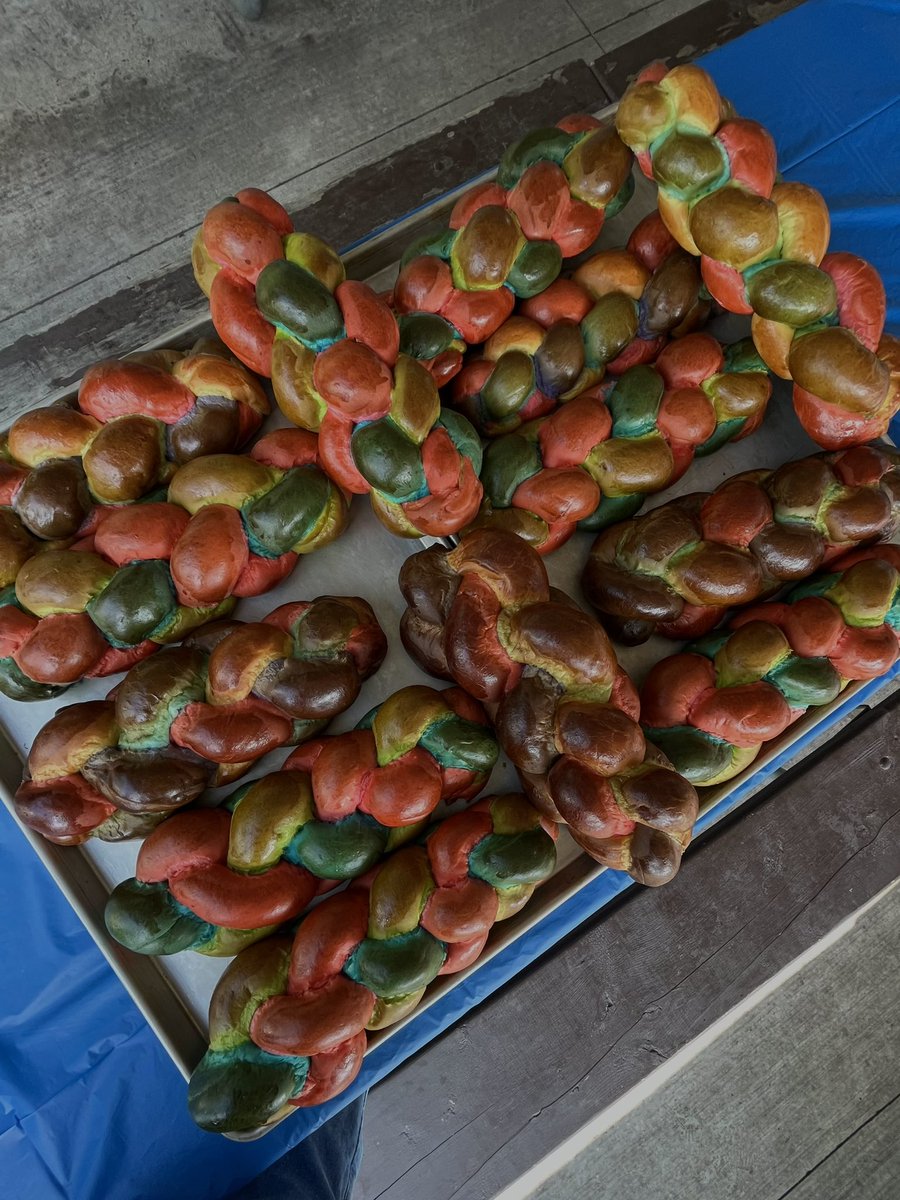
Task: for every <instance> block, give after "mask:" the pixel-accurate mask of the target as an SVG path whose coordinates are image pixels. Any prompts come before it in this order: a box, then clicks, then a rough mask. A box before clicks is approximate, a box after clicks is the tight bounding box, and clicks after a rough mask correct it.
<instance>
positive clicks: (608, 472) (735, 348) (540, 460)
mask: <svg viewBox="0 0 900 1200" xmlns="http://www.w3.org/2000/svg"><path fill="white" fill-rule="evenodd" d="M771 390H772V387H771V381H770V379H769V376H768V374H767V372H766V369H765V367H764V365H763V362H762V360H761V359H760V357H759V355H758V354H757V353H756V351H755V350H754V349H753V345H752V343H751V342H750V340H749V339H744V340H742V341H740V342H735V343H734V344H733V345H731V346H722V345H721V344H720V343H719V342H718V341H716V339H715V338H714V337H711V336H710V335H709V334H707V333H690V334H688V335H687V336H686V337H683V338H679V339H678V340H677V341H674V342H671V343H670V344H669V345H668V346H666V348H665V349H664V350H663V351H662V353H661V354H660V355H659V357H658V358H657V360H656V362H655V364H653V365H651V364H647V363H645V364H642V365H639V366H634V367H631V368H629V369H628V370H627V371H626V372H625V373H624V374H623V375H622V376H621V377H620V378H619V379H618V380H616V381H615V382H614V383H612V385H611V386H610V387H609V388H607V387H606V385H604V386H603V388H602V390H601V392H600V394H599V395H592V394H590V393H587V394H585V395H583V396H579V397H578V398H577V399H575V400H570V401H568V403H566V404H564V405H562V407H560V408H559V409H557V411H556V412H554V413H551V414H550V416H549V417H543V418H541V419H539V420H537V421H531V422H529V424H527V425H523V426H522V428H521V429H519V430H517V431H516V432H515V433H509V434H505V435H504V436H503V437H500V438H497V439H496V440H495V441H493V442H491V443H490V444H489V445H488V447H487V450H486V451H485V456H484V465H483V467H482V470H481V480H482V483H483V484H484V502H483V504H482V507H481V511H480V512H479V515H478V517H477V519H476V521H475V522H474V524H475V525H476V526H478V527H486V528H492V529H505V530H509V531H510V532H512V533H517V534H518V535H519V536H520V537H523V538H524V539H525V540H526V541H527V542H529V543H530V544H531V545H532V546H534V547H535V549H536V550H538V551H540V553H542V554H547V553H549V552H550V551H551V550H555V549H556V547H557V546H560V545H562V543H563V542H565V541H567V539H568V538H569V537H571V535H572V534H573V533H574V532H575V529H576V527H578V526H579V525H580V526H581V528H584V529H602V528H604V527H605V526H607V525H609V524H611V523H612V522H614V521H620V520H622V519H623V518H625V517H629V516H631V515H632V514H633V513H635V512H636V511H637V510H638V509H639V508H640V506H641V505H642V504H643V502H644V499H645V497H646V496H648V495H651V494H652V493H654V492H658V491H662V489H663V488H667V487H669V485H670V484H672V483H674V482H675V481H676V480H677V479H679V478H680V477H681V476H682V475H683V474H684V472H685V471H686V470H687V468H688V467H689V466H690V464H691V462H692V461H693V459H694V456H695V455H705V454H711V453H712V452H713V451H715V450H717V449H719V447H720V446H723V445H725V444H726V443H728V442H731V441H737V440H738V439H739V438H743V437H747V436H748V435H749V434H751V433H753V431H754V430H755V429H757V428H758V427H759V425H760V423H761V421H762V419H763V417H764V416H765V412H766V406H767V404H768V400H769V396H770V394H771Z"/></svg>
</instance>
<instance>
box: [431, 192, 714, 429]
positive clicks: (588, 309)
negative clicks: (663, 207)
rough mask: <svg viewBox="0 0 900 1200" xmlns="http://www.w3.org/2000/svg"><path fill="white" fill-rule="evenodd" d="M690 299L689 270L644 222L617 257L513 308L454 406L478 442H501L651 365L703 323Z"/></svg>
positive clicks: (656, 223)
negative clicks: (610, 377)
mask: <svg viewBox="0 0 900 1200" xmlns="http://www.w3.org/2000/svg"><path fill="white" fill-rule="evenodd" d="M699 293H700V273H699V271H698V269H697V265H696V262H695V260H694V259H692V258H691V256H690V255H689V254H688V253H687V252H686V251H684V250H682V249H681V248H680V246H678V244H677V243H676V242H675V239H674V238H673V237H672V236H671V234H670V233H668V231H667V230H666V227H665V226H664V225H663V223H662V220H661V218H660V216H659V214H658V213H651V214H650V215H649V216H648V217H645V218H644V220H643V221H641V222H640V224H639V225H638V226H637V228H636V229H635V230H634V232H633V233H632V235H631V237H630V238H629V239H628V245H627V247H626V248H625V249H623V250H601V251H600V253H599V254H596V255H594V256H593V257H592V258H590V259H588V261H587V262H585V263H583V264H582V265H581V266H580V267H579V268H578V269H577V270H576V271H575V272H574V274H573V275H572V278H571V279H557V280H556V282H555V283H552V284H551V285H550V286H549V287H548V288H547V290H546V291H544V292H540V293H539V294H538V295H537V296H535V297H534V299H532V300H526V301H525V302H524V303H523V304H521V305H520V307H519V311H518V313H517V314H516V315H515V316H512V317H510V318H509V320H508V321H505V322H504V323H503V325H501V326H500V328H499V329H498V330H497V332H496V333H495V334H493V335H492V336H491V337H490V338H489V339H488V341H487V342H486V343H485V345H484V347H483V349H482V352H481V357H478V358H473V359H470V360H469V361H468V362H467V363H466V364H465V366H464V367H463V369H462V372H461V374H460V375H458V376H457V378H456V379H455V380H454V381H453V403H454V405H455V406H456V407H457V408H459V409H460V410H461V411H462V412H464V413H465V414H466V416H467V417H468V418H469V420H470V421H471V422H472V424H473V425H474V426H475V427H476V429H478V430H479V431H480V432H481V433H483V434H486V435H488V436H490V437H494V436H496V435H497V434H501V433H509V432H511V431H512V430H514V429H517V428H518V427H519V426H520V425H521V424H522V423H523V422H524V421H530V420H532V419H534V418H536V417H540V416H543V415H544V414H545V413H548V412H551V411H552V410H553V409H554V408H556V406H557V404H558V403H559V402H560V401H564V400H571V399H573V398H574V397H575V396H580V395H583V394H584V393H585V392H587V391H588V390H589V389H593V388H594V387H595V385H596V384H598V383H599V382H600V380H601V379H602V378H603V376H604V374H605V373H606V372H607V371H608V372H610V373H611V374H614V375H621V374H622V373H623V372H624V371H626V370H627V369H628V368H629V367H633V366H637V365H638V364H639V363H644V362H652V361H653V359H655V358H656V356H657V355H658V354H659V352H660V350H662V348H663V346H664V345H665V344H666V341H667V340H668V336H669V335H670V334H673V335H679V334H684V333H688V332H690V331H691V330H692V329H694V328H696V327H697V326H698V325H699V324H701V323H702V321H703V320H704V319H705V317H706V315H707V312H708V309H709V304H708V303H705V302H704V301H702V300H701V299H700V295H699ZM594 394H596V393H594Z"/></svg>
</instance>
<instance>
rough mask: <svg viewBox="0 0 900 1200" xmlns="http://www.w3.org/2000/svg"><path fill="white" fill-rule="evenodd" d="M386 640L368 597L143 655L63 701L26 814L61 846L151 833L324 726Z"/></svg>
mask: <svg viewBox="0 0 900 1200" xmlns="http://www.w3.org/2000/svg"><path fill="white" fill-rule="evenodd" d="M386 649H387V642H386V639H385V636H384V633H383V632H382V629H381V627H380V625H379V624H378V621H377V620H376V618H375V614H374V613H373V611H372V609H371V608H370V607H369V605H368V604H367V603H366V602H365V600H360V599H359V598H358V597H343V596H322V597H319V598H318V599H316V600H311V601H297V602H295V603H293V604H283V605H281V606H280V607H278V608H276V609H275V610H274V611H273V612H271V613H269V615H268V616H267V617H265V618H264V619H263V620H262V621H257V622H253V623H250V624H242V623H241V622H239V621H219V622H213V623H212V624H211V625H208V626H206V627H204V628H203V629H200V630H197V631H196V632H195V633H193V634H192V635H191V636H190V637H189V638H187V639H186V640H185V641H184V642H182V644H181V645H180V646H173V647H170V648H168V649H165V650H163V651H161V652H160V653H159V654H156V655H154V656H153V657H152V658H148V659H145V660H144V661H143V662H139V663H137V664H136V665H135V666H133V667H132V668H131V670H130V671H129V672H128V674H127V675H126V676H125V678H124V679H123V680H122V682H121V683H119V684H118V685H117V687H116V688H114V690H113V692H112V693H111V694H110V696H109V697H108V698H107V699H106V700H88V701H85V702H83V703H81V704H72V705H69V706H68V707H67V708H61V709H60V710H59V712H58V713H57V714H56V716H54V717H52V718H51V719H50V720H49V721H48V722H47V724H46V725H45V726H44V727H43V729H41V730H40V732H39V733H38V734H37V736H36V737H35V739H34V741H33V743H32V746H31V752H30V754H29V756H28V764H27V769H26V773H25V779H24V781H23V782H22V784H21V786H20V787H19V789H18V791H17V792H16V796H15V805H16V812H17V813H18V814H19V817H20V818H21V819H22V820H23V821H24V822H25V824H26V825H28V826H29V827H30V828H32V829H34V830H36V831H37V832H38V833H40V834H43V836H44V837H46V838H47V839H48V840H50V841H52V842H57V843H59V844H60V845H77V844H78V843H79V842H83V841H85V840H86V839H87V838H89V837H100V838H104V839H106V840H117V839H119V838H122V837H130V836H132V834H134V833H139V832H141V833H142V832H146V831H147V829H148V828H151V827H152V826H153V825H155V824H157V823H158V822H159V820H160V819H161V816H162V815H165V814H166V813H168V812H171V811H172V810H173V809H175V808H180V807H182V806H183V805H185V804H187V803H189V802H190V801H191V800H194V799H196V798H197V797H198V796H199V795H200V794H201V792H203V791H204V789H205V788H207V787H214V786H218V785H219V784H224V783H229V782H230V781H232V780H234V779H238V778H239V777H240V776H241V775H243V774H244V772H245V771H246V770H247V769H248V768H249V767H250V766H251V765H252V763H254V762H255V761H256V760H257V759H259V758H261V757H262V756H263V755H264V754H267V753H268V752H269V751H270V750H275V749H277V748H278V747H279V746H289V745H293V744H294V743H296V742H299V741H302V740H303V739H305V738H309V737H312V736H314V735H315V734H316V733H319V732H321V730H322V729H323V728H324V726H325V725H326V724H327V722H328V721H329V720H330V719H331V718H332V717H334V716H336V715H337V714H338V713H340V712H343V711H344V710H345V709H346V708H348V707H349V706H350V705H351V704H352V703H353V701H354V700H355V699H356V697H357V696H358V695H359V689H360V686H361V684H362V681H363V680H364V679H366V678H368V676H369V675H371V674H372V673H373V672H374V671H376V670H377V669H378V667H379V666H380V665H381V662H382V660H383V658H384V655H385V652H386Z"/></svg>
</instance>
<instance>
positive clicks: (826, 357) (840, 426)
mask: <svg viewBox="0 0 900 1200" xmlns="http://www.w3.org/2000/svg"><path fill="white" fill-rule="evenodd" d="M616 127H617V128H618V131H619V134H620V136H621V137H622V140H623V141H624V142H626V144H627V145H629V146H630V147H631V148H632V149H633V150H634V152H635V154H636V156H637V160H638V164H639V165H640V168H641V170H642V171H643V172H644V174H645V175H646V176H647V177H648V178H650V179H653V180H655V182H656V183H657V185H658V187H659V211H660V213H661V214H662V218H663V220H664V221H665V223H666V225H667V227H668V228H669V230H670V231H671V233H672V235H673V237H675V239H676V240H677V241H678V243H679V244H680V245H681V246H683V247H684V248H685V249H686V250H689V251H690V252H691V254H697V255H700V256H701V270H702V272H703V279H704V281H705V283H706V286H707V287H708V288H709V291H710V292H711V293H712V296H713V297H714V299H716V300H718V302H719V303H720V304H721V305H722V306H723V307H724V308H726V309H728V310H729V311H730V312H736V313H752V314H753V321H752V330H753V339H754V341H755V342H756V347H757V349H758V350H759V352H760V354H761V355H762V357H763V359H765V361H766V364H767V365H768V366H769V368H770V369H771V370H772V371H774V372H775V374H776V375H780V376H781V377H782V378H783V379H792V380H793V381H794V407H795V408H796V410H797V415H798V417H799V418H800V421H801V423H802V424H803V427H804V428H805V429H806V431H807V433H809V435H810V437H812V438H813V439H814V440H815V441H816V442H818V443H819V445H820V446H824V447H825V448H826V449H829V450H836V449H838V448H840V447H842V446H854V445H858V444H859V443H861V442H865V441H868V440H870V439H871V438H877V437H880V436H881V435H882V434H884V433H885V432H886V430H887V427H888V422H889V421H890V419H891V417H893V415H894V414H895V413H896V412H897V409H898V407H900V346H898V343H897V339H896V338H893V337H891V336H890V335H885V334H884V321H885V308H886V302H885V292H884V285H883V284H882V282H881V278H880V276H879V274H878V272H877V271H876V270H875V269H874V267H872V266H871V265H870V264H869V263H867V262H865V261H864V260H863V259H861V258H857V257H856V255H854V254H846V253H842V252H841V253H831V254H828V253H826V251H827V249H828V242H829V237H830V232H831V223H830V219H829V216H828V208H827V206H826V204H825V201H824V200H823V198H822V196H821V195H820V194H819V192H817V191H816V190H815V189H814V188H811V187H808V186H807V185H806V184H802V183H788V182H784V181H779V178H778V171H777V154H776V150H775V144H774V142H773V141H772V138H771V136H770V135H769V134H768V133H767V131H766V130H765V129H764V128H763V127H762V126H761V125H759V124H758V123H757V122H756V121H749V120H746V119H744V118H741V117H737V116H735V114H734V112H733V110H732V108H731V105H730V104H729V103H728V102H727V101H726V100H723V99H722V97H721V96H720V95H719V93H718V91H717V89H716V86H715V84H714V82H713V80H712V79H711V78H710V76H709V75H708V74H707V73H706V72H705V71H704V70H702V69H701V68H700V67H696V66H692V65H686V66H678V67H673V68H672V69H671V70H666V68H665V66H663V65H662V64H661V63H655V64H653V65H652V66H649V67H646V68H645V69H644V70H643V71H641V73H640V74H639V75H638V76H637V78H636V80H635V81H634V83H632V84H631V86H630V87H629V88H628V90H627V91H626V92H625V95H624V96H623V97H622V99H621V101H620V103H619V108H618V112H617V114H616Z"/></svg>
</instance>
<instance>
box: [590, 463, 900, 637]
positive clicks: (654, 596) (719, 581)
mask: <svg viewBox="0 0 900 1200" xmlns="http://www.w3.org/2000/svg"><path fill="white" fill-rule="evenodd" d="M898 520H900V454H898V452H897V451H896V450H892V449H890V448H888V447H887V446H883V447H876V446H856V447H852V448H851V449H849V450H840V451H838V452H837V453H835V454H822V455H817V456H815V457H813V458H801V459H799V460H797V461H796V462H789V463H786V464H785V465H784V466H783V467H779V468H778V470H776V471H767V470H765V469H761V470H758V471H746V472H744V473H743V474H741V475H737V476H735V477H734V478H733V479H728V480H726V481H725V482H724V483H722V484H720V485H719V487H717V488H716V490H715V491H714V492H694V493H692V494H691V495H689V496H679V497H677V498H676V499H675V500H670V501H669V503H668V504H661V505H660V506H659V508H654V509H652V510H651V511H650V512H648V513H646V514H645V515H643V516H640V517H634V518H632V520H630V521H624V522H622V523H621V524H619V525H614V526H613V527H612V528H611V529H607V530H604V532H603V533H601V534H600V536H599V537H598V538H597V540H596V541H595V542H594V544H593V546H592V547H591V551H590V554H589V555H588V560H587V564H586V565H585V568H584V573H583V576H582V586H583V587H584V594H585V596H586V597H587V598H588V600H589V601H590V602H591V604H593V605H594V607H595V608H597V609H599V611H600V612H601V613H602V614H603V623H604V625H605V626H606V628H607V630H609V632H610V633H612V634H613V636H614V637H616V638H617V639H618V640H619V641H622V642H626V643H628V644H632V645H633V644H635V643H637V642H642V641H645V640H646V639H647V638H648V637H650V635H651V634H653V633H660V634H662V635H663V637H670V638H686V637H697V636H699V635H700V634H702V633H707V632H708V631H709V630H710V629H712V627H713V626H714V625H715V624H716V622H717V621H718V620H719V619H720V618H721V616H722V613H723V611H724V609H726V608H729V607H730V606H732V605H737V604H749V603H750V602H751V601H753V600H759V599H760V598H761V597H764V596H766V595H770V594H771V593H773V592H775V591H776V590H777V589H778V588H779V587H780V586H781V585H782V584H784V583H788V582H793V581H796V580H798V579H805V578H806V577H807V576H808V575H811V574H812V573H813V572H814V571H817V570H818V569H819V567H821V566H823V565H825V564H826V563H829V562H831V561H833V560H834V558H835V557H837V556H838V555H840V554H843V553H844V552H845V551H847V550H848V549H849V548H851V547H853V546H857V545H859V544H860V543H863V542H867V541H872V540H875V539H876V538H887V537H890V536H891V534H892V533H893V532H894V530H895V529H896V527H897V523H898Z"/></svg>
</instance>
